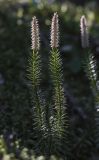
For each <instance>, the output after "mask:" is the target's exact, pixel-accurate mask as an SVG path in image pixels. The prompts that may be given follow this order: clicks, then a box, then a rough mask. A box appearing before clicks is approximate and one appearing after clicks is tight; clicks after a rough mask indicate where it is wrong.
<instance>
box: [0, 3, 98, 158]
mask: <svg viewBox="0 0 99 160" xmlns="http://www.w3.org/2000/svg"><path fill="white" fill-rule="evenodd" d="M56 11H57V12H58V14H59V22H60V53H61V57H62V60H63V72H64V79H65V84H64V86H65V88H66V96H67V103H68V105H69V106H70V110H71V122H72V126H73V127H75V128H76V130H75V136H76V138H77V140H78V139H79V138H80V137H82V135H83V134H84V129H87V128H88V125H89V122H90V121H89V120H90V119H89V115H90V110H91V109H92V107H93V99H92V94H91V89H90V86H89V81H88V79H87V77H86V75H85V73H84V71H83V69H82V64H81V61H82V59H81V55H82V54H83V51H82V48H81V43H80V26H79V21H80V17H81V16H82V15H83V14H85V15H86V17H87V19H88V25H89V29H90V46H91V48H92V52H93V54H94V56H95V58H96V63H97V73H98V67H99V65H98V58H99V1H98V0H69V1H65V0H61V1H58V0H57V1H48V2H47V1H45V0H42V1H41V2H40V1H39V2H38V3H37V2H35V1H32V0H30V1H29V0H27V1H25V0H23V1H21V0H19V1H18V0H12V1H11V0H2V1H0V134H1V135H3V136H4V138H5V141H6V145H7V146H8V148H9V149H8V151H9V152H12V150H13V147H11V143H12V141H13V140H14V141H16V140H17V139H20V140H21V145H23V146H26V147H29V148H32V143H33V140H32V136H33V133H32V111H31V108H32V105H31V100H30V99H31V96H30V90H29V81H28V78H27V68H28V58H29V55H30V53H31V33H30V32H31V26H30V22H31V19H32V16H34V15H35V16H37V18H38V20H39V25H40V37H41V55H42V61H43V64H42V65H43V76H42V83H41V88H44V89H45V90H46V89H47V86H48V84H49V82H50V79H49V74H46V73H48V57H49V52H50V25H51V18H52V15H53V13H54V12H56ZM11 136H12V138H11V139H10V137H11ZM10 141H11V142H10ZM13 152H14V151H13ZM80 152H81V150H80V147H79V150H78V153H79V154H80ZM87 152H88V153H89V155H88V156H90V155H92V152H91V150H90V151H89V150H87ZM80 155H81V154H80ZM80 160H81V158H80ZM83 160H84V157H83Z"/></svg>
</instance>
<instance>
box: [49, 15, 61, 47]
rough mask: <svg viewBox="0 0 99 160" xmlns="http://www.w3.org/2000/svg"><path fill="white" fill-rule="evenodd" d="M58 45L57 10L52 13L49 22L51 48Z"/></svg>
mask: <svg viewBox="0 0 99 160" xmlns="http://www.w3.org/2000/svg"><path fill="white" fill-rule="evenodd" d="M58 46H59V20H58V14H57V12H56V13H54V16H53V17H52V22H51V48H52V49H53V48H58Z"/></svg>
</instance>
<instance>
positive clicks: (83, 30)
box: [80, 15, 89, 48]
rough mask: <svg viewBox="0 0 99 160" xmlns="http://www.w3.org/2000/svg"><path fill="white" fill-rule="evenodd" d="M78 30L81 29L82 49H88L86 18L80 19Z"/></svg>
mask: <svg viewBox="0 0 99 160" xmlns="http://www.w3.org/2000/svg"><path fill="white" fill-rule="evenodd" d="M80 29H81V44H82V48H88V47H89V33H88V24H87V20H86V17H85V16H84V15H83V16H82V17H81V19H80Z"/></svg>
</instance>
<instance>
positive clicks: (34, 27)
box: [31, 16, 40, 50]
mask: <svg viewBox="0 0 99 160" xmlns="http://www.w3.org/2000/svg"><path fill="white" fill-rule="evenodd" d="M31 41H32V46H31V48H32V50H39V49H40V37H39V25H38V20H37V18H36V17H35V16H34V17H33V18H32V21H31Z"/></svg>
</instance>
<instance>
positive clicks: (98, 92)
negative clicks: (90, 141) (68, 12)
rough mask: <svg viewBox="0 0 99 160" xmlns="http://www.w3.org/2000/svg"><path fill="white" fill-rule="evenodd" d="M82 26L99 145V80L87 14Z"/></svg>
mask: <svg viewBox="0 0 99 160" xmlns="http://www.w3.org/2000/svg"><path fill="white" fill-rule="evenodd" d="M80 27H81V44H82V48H83V52H84V55H83V67H84V70H85V72H86V75H87V77H88V79H89V81H90V87H91V90H92V93H93V97H94V105H95V108H94V107H93V112H92V113H93V117H91V118H92V119H93V121H94V122H93V124H94V126H93V130H92V132H94V131H95V132H94V136H95V144H96V146H98V147H99V85H98V84H99V81H98V76H97V67H96V61H95V57H94V54H93V53H92V51H91V47H90V46H89V33H88V24H87V20H86V18H85V16H82V17H81V20H80Z"/></svg>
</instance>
